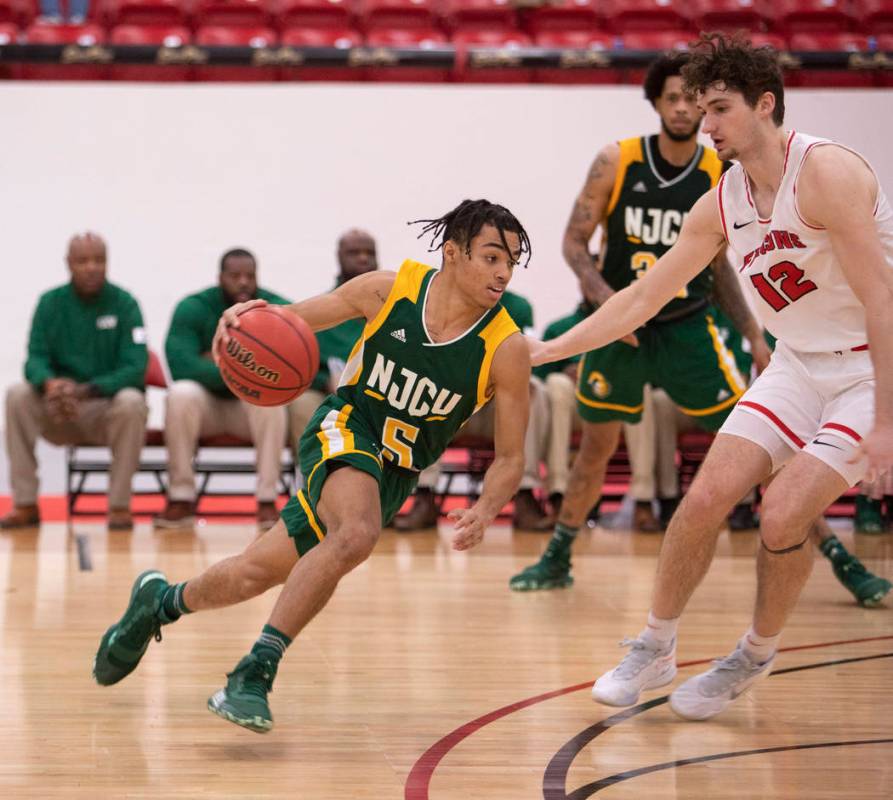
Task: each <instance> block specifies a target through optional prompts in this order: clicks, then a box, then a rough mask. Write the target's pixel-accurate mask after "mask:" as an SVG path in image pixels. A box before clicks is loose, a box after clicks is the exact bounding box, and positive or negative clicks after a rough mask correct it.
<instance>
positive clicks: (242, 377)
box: [220, 305, 319, 406]
mask: <svg viewBox="0 0 893 800" xmlns="http://www.w3.org/2000/svg"><path fill="white" fill-rule="evenodd" d="M229 337H230V338H229V343H228V344H227V345H226V346H225V347H223V348H221V352H220V375H221V376H222V377H223V380H224V382H225V383H226V385H227V386H228V387H229V388H230V390H231V391H232V393H233V394H234V395H235V396H236V397H239V398H241V399H242V400H245V401H246V402H248V403H253V404H254V405H256V406H281V405H282V404H283V403H288V402H289V401H291V400H294V399H295V398H296V397H297V396H298V395H300V394H301V393H302V392H304V391H305V390H306V389H308V388H309V387H310V384H311V383H313V379H314V378H315V377H316V371H317V370H318V369H319V344H318V343H317V341H316V337H315V336H314V335H313V331H312V330H310V326H309V325H308V324H307V323H306V322H304V320H302V319H301V318H300V317H299V316H297V315H296V314H293V313H292V312H290V311H284V310H283V309H282V308H280V307H279V306H272V305H267V306H261V307H259V308H252V309H250V310H248V311H246V312H245V313H244V314H240V315H239V327H238V328H229Z"/></svg>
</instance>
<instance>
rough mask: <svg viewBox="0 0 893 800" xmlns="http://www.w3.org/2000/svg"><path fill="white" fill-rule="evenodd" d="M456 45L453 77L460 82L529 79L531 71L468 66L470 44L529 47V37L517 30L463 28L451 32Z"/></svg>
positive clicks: (507, 81) (508, 47) (513, 81)
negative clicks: (454, 74)
mask: <svg viewBox="0 0 893 800" xmlns="http://www.w3.org/2000/svg"><path fill="white" fill-rule="evenodd" d="M453 44H454V45H455V47H456V78H457V79H458V80H460V81H463V82H466V83H468V82H473V83H530V81H531V80H532V79H533V71H532V70H527V69H518V68H517V67H510V68H505V69H500V68H499V67H491V68H487V69H469V68H468V60H469V49H470V48H474V47H494V48H499V49H501V50H508V51H510V50H512V49H513V48H518V47H529V46H530V44H531V41H530V37H528V36H527V34H526V33H521V32H520V31H502V30H496V31H490V30H467V29H465V28H463V29H461V30H459V31H457V32H456V33H454V34H453Z"/></svg>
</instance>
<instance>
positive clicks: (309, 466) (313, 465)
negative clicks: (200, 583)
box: [282, 396, 419, 555]
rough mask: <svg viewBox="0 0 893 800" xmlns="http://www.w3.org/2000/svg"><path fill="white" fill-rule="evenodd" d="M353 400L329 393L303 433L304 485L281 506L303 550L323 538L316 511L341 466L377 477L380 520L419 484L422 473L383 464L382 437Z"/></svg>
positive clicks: (391, 515)
mask: <svg viewBox="0 0 893 800" xmlns="http://www.w3.org/2000/svg"><path fill="white" fill-rule="evenodd" d="M352 412H353V406H351V405H349V404H347V403H345V402H344V401H343V400H341V399H339V398H337V397H335V396H330V397H328V398H327V399H326V400H325V402H324V403H323V404H322V405H321V406H320V407H319V408H318V409H317V411H316V413H315V414H314V415H313V417H312V418H311V419H310V422H309V423H308V424H307V428H306V430H305V431H304V434H303V436H301V443H300V462H301V474H302V475H303V476H304V488H303V489H300V490H299V491H298V493H297V494H296V495H295V496H294V497H292V498H291V499H290V500H289V501H288V503H287V504H286V506H285V508H283V509H282V519H283V521H284V522H285V527H286V529H287V530H288V535H289V536H291V537H292V538H293V539H294V540H295V547H297V549H298V554H299V555H303V554H304V553H306V552H307V551H308V550H310V549H311V548H312V547H315V546H316V545H317V544H319V543H320V542H321V541H322V540H323V537H324V536H325V535H326V528H325V525H323V523H322V521H321V520H320V519H319V517H318V516H317V513H316V507H317V505H318V503H319V498H320V497H321V496H322V489H323V486H324V485H325V482H326V478H327V477H328V476H329V474H330V473H331V472H332V471H334V470H335V469H338V468H340V467H343V466H350V467H353V468H354V469H358V470H361V471H362V472H366V473H368V474H369V475H371V476H372V477H373V478H375V480H376V481H378V487H379V497H380V499H381V518H382V524H384V525H387V524H388V523H389V522H390V521H391V520H392V519H393V518H394V516H395V515H396V513H397V512H398V511H399V510H400V507H401V506H402V505H403V503H404V502H406V498H407V497H409V496H410V495H411V494H412V493H413V491H414V490H415V486H416V483H417V482H418V477H419V476H418V473H415V472H410V471H409V470H404V469H399V468H397V467H392V466H391V465H390V464H386V463H385V464H383V463H382V458H381V442H380V441H379V440H378V437H375V436H373V435H372V434H371V433H370V432H369V431H368V430H366V426H365V425H363V424H362V422H361V421H360V420H358V419H355V418H353V417H352V416H351V414H352Z"/></svg>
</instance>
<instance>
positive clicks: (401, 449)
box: [381, 417, 419, 469]
mask: <svg viewBox="0 0 893 800" xmlns="http://www.w3.org/2000/svg"><path fill="white" fill-rule="evenodd" d="M418 435H419V429H418V428H417V427H416V426H415V425H410V424H409V423H406V422H403V421H401V420H399V419H394V418H393V417H385V421H384V430H383V431H382V434H381V443H382V444H383V445H384V447H385V450H384V452H383V455H384V457H385V458H386V459H388V461H394V460H395V459H396V462H397V466H398V467H402V468H403V469H412V445H413V443H414V442H415V440H416V439H417V438H418Z"/></svg>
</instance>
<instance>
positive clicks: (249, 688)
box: [93, 200, 530, 733]
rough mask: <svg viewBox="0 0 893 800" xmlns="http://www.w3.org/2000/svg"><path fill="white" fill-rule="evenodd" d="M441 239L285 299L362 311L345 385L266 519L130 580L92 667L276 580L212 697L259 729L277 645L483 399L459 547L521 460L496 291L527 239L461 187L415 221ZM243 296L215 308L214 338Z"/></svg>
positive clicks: (511, 343)
mask: <svg viewBox="0 0 893 800" xmlns="http://www.w3.org/2000/svg"><path fill="white" fill-rule="evenodd" d="M426 222H427V224H426V225H425V228H424V230H423V232H429V233H431V234H432V236H433V240H434V247H435V249H440V250H441V253H442V266H441V268H440V270H436V269H433V268H431V267H427V266H425V265H423V264H419V263H417V262H415V261H406V262H404V264H403V265H402V266H401V267H400V270H399V272H397V273H393V272H370V273H368V274H366V275H361V276H359V277H357V278H354V279H353V280H351V281H348V282H347V283H344V284H342V285H341V286H339V287H338V288H336V289H335V290H333V291H332V292H330V293H328V294H325V295H321V296H319V297H315V298H313V299H310V300H305V301H303V302H300V303H296V304H295V305H292V306H286V307H285V308H289V309H291V310H293V311H294V312H295V313H297V314H299V315H300V316H301V317H302V318H303V319H304V320H306V321H307V323H308V324H309V325H310V326H311V327H312V328H313V329H314V330H322V329H325V328H330V327H332V326H334V325H337V324H339V323H341V322H343V321H344V320H347V319H353V318H355V317H364V318H365V319H366V325H365V328H364V329H363V333H362V336H361V337H360V339H359V340H358V341H357V343H356V345H355V347H354V349H353V352H352V353H351V355H350V357H349V359H348V362H347V366H346V368H345V370H344V373H343V376H342V379H341V385H340V386H339V387H338V390H337V391H336V392H335V394H332V395H330V396H329V397H328V398H327V399H326V400H325V401H324V402H323V404H322V405H321V406H320V408H319V409H318V411H317V412H316V414H315V415H314V416H313V417H312V418H311V420H310V422H309V424H308V426H307V429H306V431H305V432H304V435H303V437H302V438H301V443H300V461H301V471H302V473H303V475H304V489H302V490H301V491H299V492H298V493H297V495H295V496H294V497H292V498H291V500H290V501H289V503H288V504H287V505H286V507H285V508H284V509H283V511H282V516H281V517H280V519H279V521H278V522H277V523H276V525H275V526H274V527H273V528H272V529H271V530H270V531H269V532H268V533H266V534H264V535H263V536H262V537H260V538H259V539H257V540H255V541H254V542H252V543H251V544H250V545H249V546H248V548H247V549H246V550H245V551H244V552H243V553H241V554H240V555H237V556H234V557H232V558H228V559H226V560H224V561H221V562H219V563H218V564H215V565H214V566H212V567H210V568H209V569H208V570H206V571H205V572H204V573H202V574H201V575H199V576H198V577H196V578H193V579H192V580H189V581H187V582H184V583H178V584H170V583H168V581H167V579H166V578H165V576H164V575H162V574H161V573H160V572H157V571H149V572H146V573H143V574H142V575H140V576H139V577H138V578H137V579H136V582H135V583H134V586H133V590H132V592H131V597H130V604H129V605H128V607H127V610H126V611H125V613H124V616H123V617H122V618H121V620H120V621H119V622H118V623H117V624H115V625H113V626H112V627H111V628H109V630H108V631H107V632H106V634H105V636H103V638H102V641H101V643H100V646H99V651H98V652H97V654H96V659H95V662H94V667H93V674H94V677H95V679H96V681H97V682H98V683H100V684H103V685H109V684H113V683H117V682H118V681H120V680H121V679H122V678H124V677H125V676H126V675H128V674H129V673H130V672H132V671H133V670H134V669H135V668H136V666H137V664H138V663H139V660H140V658H141V657H142V655H143V653H144V652H145V650H146V648H147V647H148V645H149V642H150V641H151V640H152V638H153V637H155V638H158V639H160V638H161V633H160V632H161V626H163V625H167V624H169V623H171V622H174V621H175V620H177V619H178V618H179V617H180V616H181V615H182V614H185V613H189V612H192V611H200V610H205V609H211V608H220V607H223V606H228V605H232V604H234V603H239V602H242V601H244V600H247V599H249V598H251V597H255V596H256V595H259V594H261V593H263V592H265V591H267V589H270V588H271V587H273V586H277V585H279V584H284V585H283V587H282V590H281V592H280V595H279V598H278V600H277V601H276V605H275V606H274V608H273V612H272V614H271V615H270V618H269V624H267V625H265V626H264V628H263V631H262V633H261V635H260V637H259V638H258V640H257V641H256V643H255V645H254V647H253V648H252V649H251V652H250V653H249V654H248V655H246V656H245V657H244V658H242V659H241V661H239V663H238V664H237V665H236V667H235V669H234V670H233V671H232V672H230V673H229V675H228V676H227V678H228V680H227V683H226V686H225V688H223V689H221V690H220V691H218V692H217V693H216V694H214V695H213V696H212V697H211V698H210V699H209V700H208V708H209V709H210V710H211V711H212V712H214V713H215V714H218V715H219V716H221V717H223V718H225V719H227V720H229V721H231V722H234V723H236V724H238V725H241V726H243V727H246V728H249V729H251V730H254V731H257V732H260V733H263V732H265V731H268V730H270V729H271V728H272V727H273V718H272V715H271V713H270V708H269V705H268V703H267V693H268V692H269V691H270V690H271V688H272V684H273V679H274V677H275V675H276V670H277V667H278V664H279V659H280V658H281V657H282V655H283V654H284V652H285V649H286V647H288V645H289V644H290V643H291V641H292V639H293V638H294V637H295V636H297V635H298V633H300V631H301V630H302V629H303V628H304V626H305V625H307V623H308V622H310V620H311V619H313V617H314V616H315V615H316V614H317V613H318V612H319V611H320V610H321V609H322V608H323V606H325V604H326V603H327V602H328V600H329V598H330V597H331V595H332V593H333V592H334V590H335V587H336V586H337V584H338V581H339V580H340V579H341V578H342V577H343V576H344V575H346V574H347V573H348V572H350V571H351V570H352V569H353V568H354V567H356V566H357V565H358V564H360V563H362V562H363V561H365V560H366V559H367V558H368V557H369V555H370V553H371V552H372V549H373V547H374V546H375V543H376V541H377V539H378V536H379V533H380V531H381V528H382V523H387V522H388V521H389V520H390V519H391V517H393V516H394V514H396V512H397V510H398V509H399V508H400V506H401V505H402V504H403V502H404V501H405V500H406V498H407V497H409V495H410V494H411V492H412V490H413V489H414V487H415V484H416V480H417V477H418V473H419V471H420V470H422V469H424V468H425V467H427V466H428V465H429V464H431V463H432V462H433V461H434V460H435V459H437V458H438V456H440V454H441V453H442V452H443V450H444V449H445V448H446V446H447V444H448V443H449V442H450V440H451V439H452V438H453V435H454V434H455V433H456V431H457V430H458V429H459V427H460V426H461V425H462V424H463V423H464V422H465V420H467V419H468V418H469V417H470V416H471V415H472V414H473V413H474V411H475V410H476V409H478V408H480V407H482V406H483V405H484V404H486V403H487V402H488V401H490V400H491V399H492V401H493V403H494V404H495V409H496V423H495V446H496V459H495V460H494V462H493V465H492V466H491V467H490V469H489V470H488V471H487V475H486V477H485V479H484V488H483V493H482V494H481V497H480V499H479V500H478V501H477V502H476V503H475V504H474V505H473V506H472V507H471V508H469V509H461V510H456V511H453V512H451V514H450V516H451V517H452V519H453V520H454V522H455V534H454V537H453V547H454V548H455V549H457V550H466V549H468V548H470V547H473V546H474V545H476V544H477V543H478V542H480V541H481V538H482V537H483V535H484V531H485V530H486V528H487V526H488V525H489V524H490V523H491V522H492V520H493V519H494V518H495V517H496V515H497V514H498V512H499V511H500V509H502V507H503V506H504V505H505V503H506V502H507V501H508V500H509V499H511V497H512V496H513V495H514V494H515V492H516V490H517V488H518V483H519V481H520V479H521V475H522V472H523V467H524V431H525V428H526V426H527V411H528V381H529V379H530V358H529V355H528V347H527V343H526V340H525V339H524V337H523V336H522V335H521V334H520V332H519V331H518V328H517V326H516V325H515V324H514V322H512V320H511V318H510V317H509V315H508V313H507V312H506V311H505V310H504V309H503V307H502V305H501V304H500V302H499V301H500V298H501V296H502V293H503V292H504V291H505V289H506V287H507V285H508V283H509V280H510V279H511V276H512V270H513V268H514V266H515V264H517V263H518V261H519V259H521V257H522V256H523V254H524V253H527V254H528V258H529V253H530V243H529V240H528V238H527V234H526V232H525V231H524V228H523V227H522V226H521V223H520V222H518V220H517V219H516V218H515V217H514V216H513V215H512V213H511V212H510V211H508V209H506V208H503V207H502V206H498V205H495V204H492V203H489V202H487V201H486V200H476V201H469V200H466V201H464V202H463V203H462V204H461V205H459V206H458V207H457V208H455V209H454V210H452V211H450V212H449V213H448V214H446V215H445V216H444V217H442V218H440V219H437V220H431V221H426ZM262 304H263V301H259V300H253V301H250V302H247V303H240V304H237V305H235V306H233V307H232V308H230V309H228V310H227V311H226V312H225V313H224V314H223V317H222V318H221V321H220V324H219V326H218V330H217V335H216V337H215V342H214V352H215V353H216V352H218V348H219V347H220V346H222V345H225V343H226V341H227V339H228V335H227V328H228V327H230V326H232V327H238V326H239V314H240V313H244V312H245V311H247V310H248V309H250V308H253V307H254V306H257V305H262ZM299 556H300V558H299Z"/></svg>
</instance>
